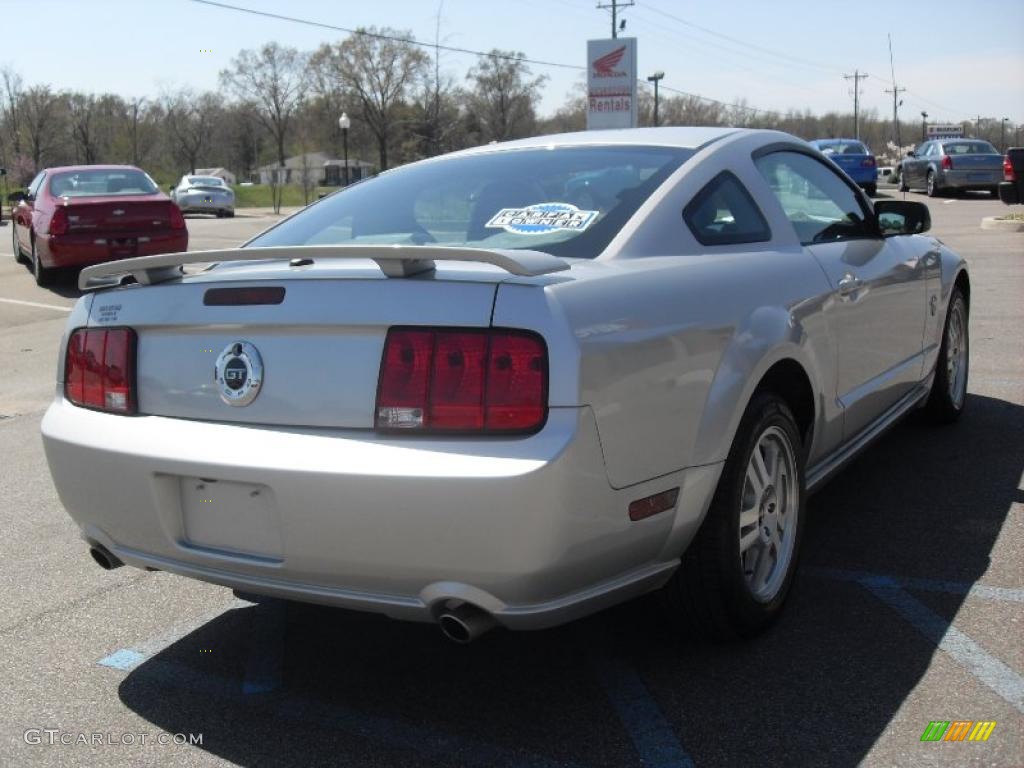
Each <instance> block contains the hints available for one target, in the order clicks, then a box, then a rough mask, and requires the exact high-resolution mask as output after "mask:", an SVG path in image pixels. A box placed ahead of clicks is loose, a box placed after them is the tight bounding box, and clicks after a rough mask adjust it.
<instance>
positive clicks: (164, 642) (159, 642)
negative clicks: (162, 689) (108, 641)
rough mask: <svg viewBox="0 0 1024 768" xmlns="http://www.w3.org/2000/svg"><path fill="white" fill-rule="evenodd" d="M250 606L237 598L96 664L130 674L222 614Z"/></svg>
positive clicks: (120, 650)
mask: <svg viewBox="0 0 1024 768" xmlns="http://www.w3.org/2000/svg"><path fill="white" fill-rule="evenodd" d="M249 605H250V603H247V602H245V601H244V600H239V599H238V598H235V599H233V600H232V601H231V602H229V603H228V604H227V605H225V606H223V607H220V608H216V609H214V610H211V611H206V612H204V613H201V614H199V615H198V616H194V617H192V618H190V619H186V620H185V621H181V622H178V623H176V624H172V625H171V626H170V627H168V628H167V629H165V630H164V631H163V632H160V633H159V634H157V635H154V636H153V637H151V638H149V639H148V640H143V641H142V642H141V643H136V644H134V645H133V646H132V647H130V648H120V649H118V650H116V651H114V652H113V653H112V654H110V655H109V656H105V657H103V658H102V659H100V660H99V661H97V662H96V663H97V664H99V665H100V666H103V667H110V668H111V669H118V670H121V671H122V672H130V671H131V670H133V669H135V668H136V667H137V666H139V665H140V664H142V662H144V661H146V659H149V658H151V657H153V656H155V655H156V654H158V653H160V651H162V650H164V648H167V647H169V646H171V645H174V644H175V643H176V642H178V641H179V640H180V639H181V638H183V637H184V636H185V635H188V634H190V633H192V632H195V631H196V630H197V629H199V627H201V626H203V625H204V624H208V623H209V622H211V621H213V620H214V619H216V618H217V617H218V616H220V615H221V614H223V613H226V612H227V611H230V610H232V609H234V608H245V607H248V606H249Z"/></svg>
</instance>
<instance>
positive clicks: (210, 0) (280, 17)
mask: <svg viewBox="0 0 1024 768" xmlns="http://www.w3.org/2000/svg"><path fill="white" fill-rule="evenodd" d="M190 2H193V3H198V4H200V5H208V6H211V7H214V8H222V9H225V10H229V11H237V12H239V13H248V14H251V15H253V16H263V17H264V18H268V19H275V20H277V21H287V22H291V23H293V24H304V25H306V26H309V27H318V28H320V29H329V30H332V31H334V32H345V33H346V34H349V35H361V36H363V37H371V38H374V39H377V40H389V41H391V42H396V43H406V44H408V45H415V46H418V47H420V48H429V49H432V50H442V51H450V52H452V53H465V54H469V55H471V56H489V57H491V58H495V59H504V60H508V61H521V62H524V63H527V64H536V65H537V66H541V67H558V68H560V69H571V70H575V71H577V72H585V71H586V69H587V68H586V67H583V66H580V65H578V64H565V63H562V62H557V61H544V60H543V59H531V58H527V57H525V56H518V55H512V54H502V53H491V52H489V51H477V50H473V49H472V48H459V47H456V46H451V45H437V44H435V43H425V42H421V41H419V40H414V39H411V38H405V37H398V36H396V35H385V34H381V33H379V32H369V31H367V30H365V29H351V28H349V27H341V26H338V25H336V24H327V23H325V22H321V21H312V20H311V19H300V18H298V17H296V16H286V15H284V14H281V13H271V12H269V11H258V10H256V9H254V8H245V7H242V6H240V5H231V4H229V3H222V2H218V0H190ZM637 82H639V83H641V84H643V83H644V82H645V81H643V80H640V79H639V78H637ZM661 88H662V90H666V91H671V92H672V93H675V94H678V95H680V96H688V97H690V98H694V99H699V100H701V101H706V102H709V103H711V104H719V105H721V106H724V107H732V108H734V109H743V110H747V111H750V112H768V111H770V110H766V109H758V108H755V107H748V106H745V105H743V104H729V103H727V102H724V101H719V100H718V99H712V98H711V97H709V96H701V95H700V94H699V93H689V92H688V91H681V90H679V89H678V88H671V87H669V86H667V85H662V86H661Z"/></svg>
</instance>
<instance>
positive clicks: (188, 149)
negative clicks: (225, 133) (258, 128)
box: [162, 89, 220, 173]
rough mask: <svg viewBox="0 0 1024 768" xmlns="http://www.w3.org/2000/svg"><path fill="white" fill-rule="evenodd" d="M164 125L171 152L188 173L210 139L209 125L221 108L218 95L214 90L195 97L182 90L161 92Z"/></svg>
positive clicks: (194, 170)
mask: <svg viewBox="0 0 1024 768" xmlns="http://www.w3.org/2000/svg"><path fill="white" fill-rule="evenodd" d="M162 101H163V110H164V125H165V126H166V129H167V138H168V140H169V141H170V144H171V148H172V152H173V154H174V155H175V156H176V158H177V160H178V161H179V162H184V163H185V164H186V165H187V166H188V168H189V171H190V172H191V173H195V172H196V166H197V165H198V164H199V159H200V157H201V156H202V155H203V153H204V151H205V150H206V148H207V146H208V145H209V143H210V141H211V138H212V137H211V133H212V127H213V125H214V122H215V120H216V117H217V114H218V112H219V109H220V98H219V97H218V96H217V95H216V94H213V93H204V94H203V95H202V96H198V97H197V96H196V95H195V93H194V92H192V91H190V90H187V89H183V90H180V91H177V92H175V93H166V94H164V95H163V98H162Z"/></svg>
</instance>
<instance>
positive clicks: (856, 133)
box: [843, 69, 867, 141]
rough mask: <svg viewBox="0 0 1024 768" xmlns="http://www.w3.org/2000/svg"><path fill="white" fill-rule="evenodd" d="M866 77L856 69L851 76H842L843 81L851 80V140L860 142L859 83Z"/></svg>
mask: <svg viewBox="0 0 1024 768" xmlns="http://www.w3.org/2000/svg"><path fill="white" fill-rule="evenodd" d="M866 78H867V75H866V74H864V73H863V72H861V71H860V70H858V69H855V70H853V74H852V75H843V79H844V80H853V138H855V139H857V140H858V141H860V81H861V80H864V79H866Z"/></svg>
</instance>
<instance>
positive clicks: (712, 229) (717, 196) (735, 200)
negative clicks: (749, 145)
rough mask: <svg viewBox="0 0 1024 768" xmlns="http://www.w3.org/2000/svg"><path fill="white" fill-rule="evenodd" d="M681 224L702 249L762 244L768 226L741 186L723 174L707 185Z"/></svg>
mask: <svg viewBox="0 0 1024 768" xmlns="http://www.w3.org/2000/svg"><path fill="white" fill-rule="evenodd" d="M683 220H684V221H685V222H686V226H688V227H689V228H690V231H691V232H693V236H694V237H695V238H697V241H698V242H699V243H700V244H701V245H731V244H735V243H763V242H765V241H766V240H771V239H772V233H771V230H770V229H769V228H768V222H767V221H765V219H764V216H763V215H762V214H761V211H760V210H759V209H758V207H757V204H756V203H755V202H754V198H752V197H751V196H750V193H749V192H747V190H746V187H744V186H743V183H742V182H741V181H740V180H739V179H737V178H736V177H735V176H734V175H732V174H731V173H729V172H728V171H725V172H723V173H720V174H718V175H717V176H716V177H715V178H713V179H712V180H711V181H709V182H708V183H707V184H706V185H705V187H704V188H703V189H702V190H701V191H700V192H698V193H697V194H696V195H695V196H694V198H693V200H691V201H690V202H689V203H688V204H687V206H686V208H684V209H683Z"/></svg>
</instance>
